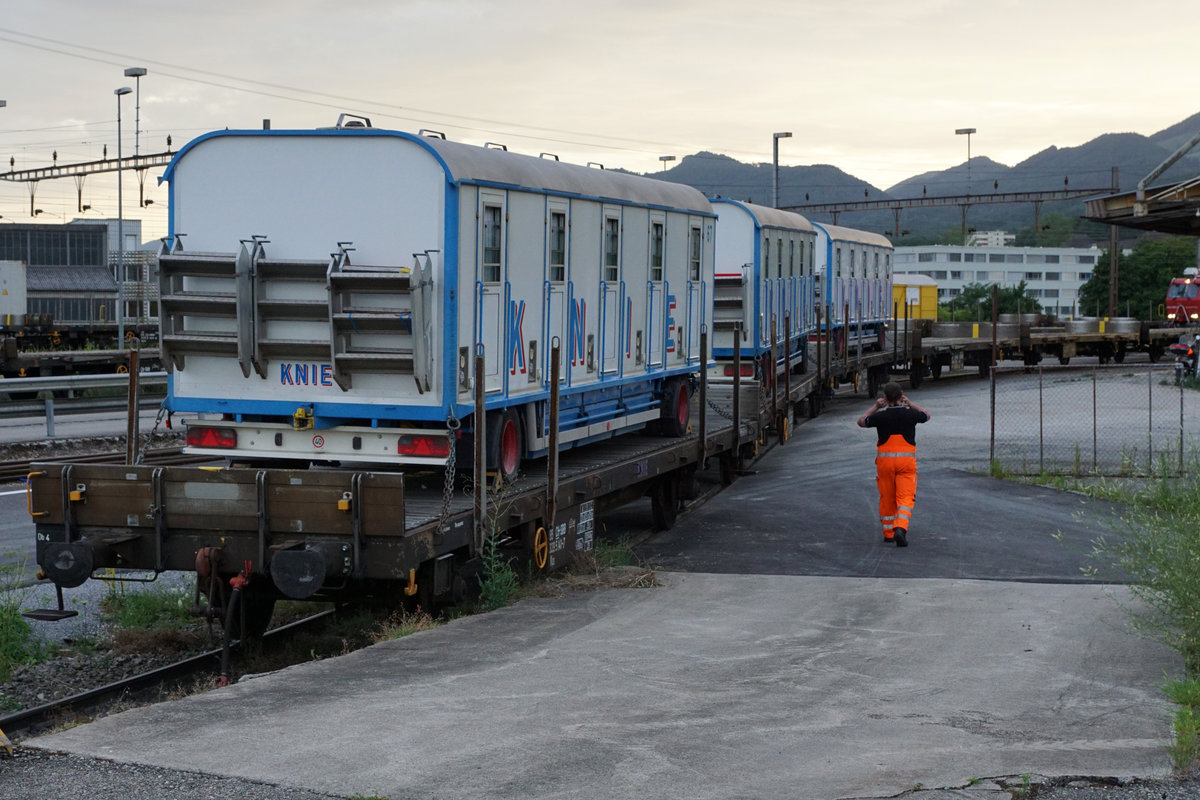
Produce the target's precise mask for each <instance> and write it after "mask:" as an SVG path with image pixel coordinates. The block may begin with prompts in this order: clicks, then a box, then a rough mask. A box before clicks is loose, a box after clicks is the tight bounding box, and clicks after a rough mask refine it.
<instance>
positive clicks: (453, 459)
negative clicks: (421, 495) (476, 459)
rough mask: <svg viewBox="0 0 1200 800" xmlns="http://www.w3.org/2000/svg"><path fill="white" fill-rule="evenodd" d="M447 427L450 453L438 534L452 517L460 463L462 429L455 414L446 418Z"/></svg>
mask: <svg viewBox="0 0 1200 800" xmlns="http://www.w3.org/2000/svg"><path fill="white" fill-rule="evenodd" d="M446 427H447V428H448V429H449V430H450V452H449V453H448V454H447V455H446V477H445V480H444V481H443V482H442V514H441V518H440V520H439V522H438V533H439V534H440V533H441V532H442V530H443V529H444V528H445V527H446V520H447V519H449V517H450V500H451V499H452V498H453V497H454V478H455V473H456V471H457V462H458V447H457V445H458V429H459V428H461V427H462V423H461V422H459V420H458V417H456V416H454V414H453V413H451V414H450V416H449V417H447V418H446Z"/></svg>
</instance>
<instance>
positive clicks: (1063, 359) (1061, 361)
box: [1058, 356, 1071, 367]
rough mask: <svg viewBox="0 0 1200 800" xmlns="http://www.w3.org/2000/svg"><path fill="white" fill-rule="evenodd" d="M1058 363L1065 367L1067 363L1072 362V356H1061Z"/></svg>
mask: <svg viewBox="0 0 1200 800" xmlns="http://www.w3.org/2000/svg"><path fill="white" fill-rule="evenodd" d="M1058 363H1059V364H1062V365H1063V366H1064V367H1065V366H1066V365H1067V364H1070V363H1071V357H1070V356H1059V357H1058Z"/></svg>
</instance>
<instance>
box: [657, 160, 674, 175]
mask: <svg viewBox="0 0 1200 800" xmlns="http://www.w3.org/2000/svg"><path fill="white" fill-rule="evenodd" d="M658 160H659V161H661V162H662V171H663V172H666V171H667V162H668V161H674V160H675V156H659V157H658Z"/></svg>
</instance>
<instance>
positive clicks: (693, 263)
mask: <svg viewBox="0 0 1200 800" xmlns="http://www.w3.org/2000/svg"><path fill="white" fill-rule="evenodd" d="M688 243H689V245H688V277H689V278H690V279H691V280H694V281H698V280H700V229H699V228H692V230H691V234H690V236H689V238H688Z"/></svg>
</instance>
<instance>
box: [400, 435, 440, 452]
mask: <svg viewBox="0 0 1200 800" xmlns="http://www.w3.org/2000/svg"><path fill="white" fill-rule="evenodd" d="M396 452H397V453H398V454H400V455H402V456H413V457H416V458H445V457H446V456H448V455H450V440H449V439H447V438H446V437H445V436H425V435H423V434H405V435H404V436H401V437H400V438H399V440H398V441H397V442H396Z"/></svg>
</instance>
